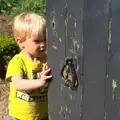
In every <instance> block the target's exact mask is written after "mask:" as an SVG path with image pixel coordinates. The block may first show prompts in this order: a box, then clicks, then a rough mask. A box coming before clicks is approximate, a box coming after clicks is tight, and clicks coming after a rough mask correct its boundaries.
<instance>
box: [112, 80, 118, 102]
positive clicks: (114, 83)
mask: <svg viewBox="0 0 120 120" xmlns="http://www.w3.org/2000/svg"><path fill="white" fill-rule="evenodd" d="M112 88H113V89H112V100H113V101H114V98H115V89H116V88H117V82H116V80H112Z"/></svg>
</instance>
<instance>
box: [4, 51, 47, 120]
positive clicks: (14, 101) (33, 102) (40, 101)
mask: <svg viewBox="0 0 120 120" xmlns="http://www.w3.org/2000/svg"><path fill="white" fill-rule="evenodd" d="M45 65H46V61H45V60H41V61H39V62H31V61H29V60H28V59H27V58H26V57H25V56H24V54H23V52H20V53H19V54H17V55H15V56H14V57H13V59H12V60H11V61H10V62H9V64H8V69H7V73H6V80H7V81H9V82H10V96H9V113H10V115H11V116H12V117H15V118H18V119H20V120H41V119H43V118H44V117H46V116H47V114H48V101H47V91H48V85H45V86H44V87H43V88H39V89H36V90H30V91H19V90H17V89H16V88H15V86H14V84H13V83H12V82H11V77H12V76H23V78H25V79H28V80H29V79H37V78H40V72H41V70H42V69H43V67H44V66H45ZM36 67H37V68H36ZM38 68H39V69H38ZM33 69H34V70H33ZM35 69H36V70H35Z"/></svg>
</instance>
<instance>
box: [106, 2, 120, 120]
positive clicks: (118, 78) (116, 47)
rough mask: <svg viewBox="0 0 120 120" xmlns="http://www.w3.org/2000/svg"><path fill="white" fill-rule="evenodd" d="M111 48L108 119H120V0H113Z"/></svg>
mask: <svg viewBox="0 0 120 120" xmlns="http://www.w3.org/2000/svg"><path fill="white" fill-rule="evenodd" d="M111 17H112V19H111V20H112V29H111V32H112V33H111V35H112V38H111V48H110V57H109V64H108V80H107V81H108V82H107V109H106V110H107V111H106V117H107V120H120V85H119V84H120V37H119V36H120V1H119V0H113V1H112V16H111Z"/></svg>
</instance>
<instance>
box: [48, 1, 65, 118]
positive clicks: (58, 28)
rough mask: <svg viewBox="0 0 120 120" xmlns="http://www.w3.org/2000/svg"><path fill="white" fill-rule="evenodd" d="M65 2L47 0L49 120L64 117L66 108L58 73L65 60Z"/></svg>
mask: <svg viewBox="0 0 120 120" xmlns="http://www.w3.org/2000/svg"><path fill="white" fill-rule="evenodd" d="M65 4H66V1H65V0H60V1H58V0H47V29H48V65H49V67H50V68H52V75H53V79H52V81H51V84H50V86H49V93H48V96H49V99H48V101H49V106H48V107H49V120H64V119H65V118H66V109H67V108H66V104H65V103H64V99H63V98H65V96H64V91H62V90H63V83H62V79H61V75H60V72H61V67H62V64H63V63H64V60H65V26H64V21H65V18H64V16H65ZM62 104H64V106H62Z"/></svg>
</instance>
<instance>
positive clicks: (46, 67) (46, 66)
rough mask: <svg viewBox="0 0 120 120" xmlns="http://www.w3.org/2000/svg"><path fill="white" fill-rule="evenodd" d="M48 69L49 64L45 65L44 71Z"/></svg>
mask: <svg viewBox="0 0 120 120" xmlns="http://www.w3.org/2000/svg"><path fill="white" fill-rule="evenodd" d="M47 69H48V64H47V63H45V64H44V65H43V71H45V70H47Z"/></svg>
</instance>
